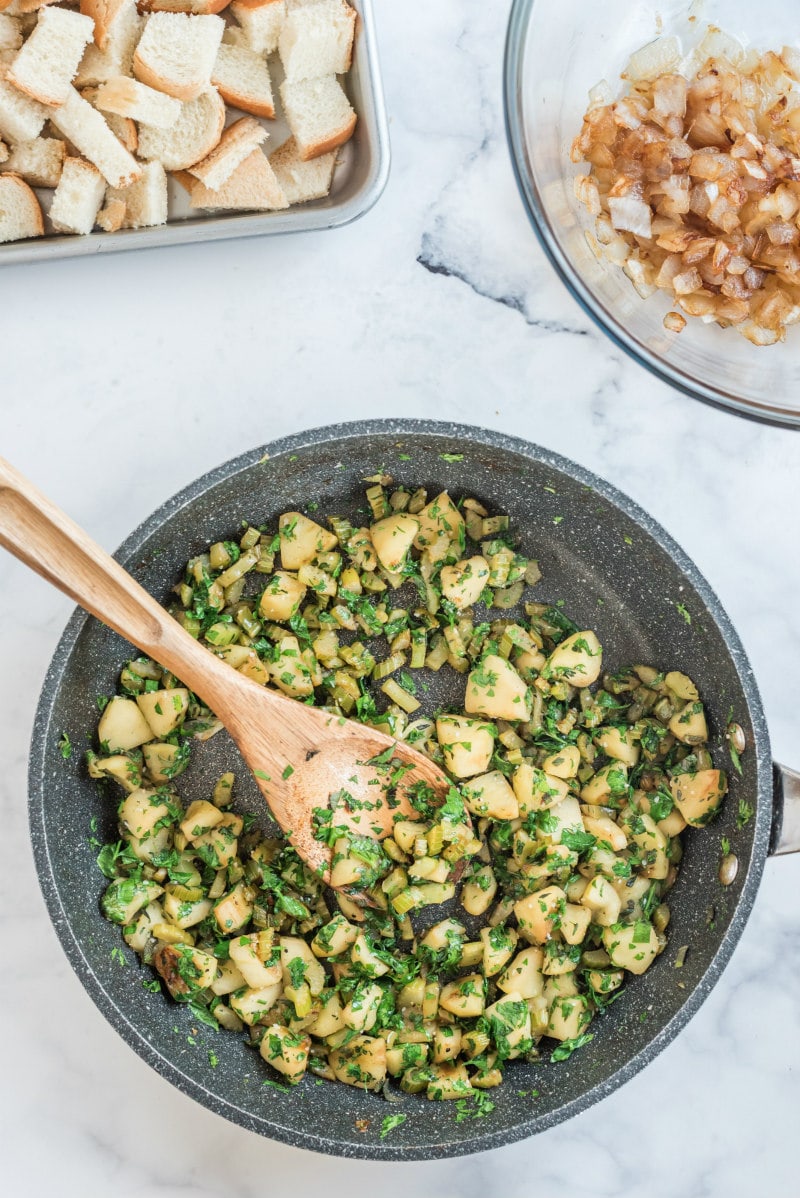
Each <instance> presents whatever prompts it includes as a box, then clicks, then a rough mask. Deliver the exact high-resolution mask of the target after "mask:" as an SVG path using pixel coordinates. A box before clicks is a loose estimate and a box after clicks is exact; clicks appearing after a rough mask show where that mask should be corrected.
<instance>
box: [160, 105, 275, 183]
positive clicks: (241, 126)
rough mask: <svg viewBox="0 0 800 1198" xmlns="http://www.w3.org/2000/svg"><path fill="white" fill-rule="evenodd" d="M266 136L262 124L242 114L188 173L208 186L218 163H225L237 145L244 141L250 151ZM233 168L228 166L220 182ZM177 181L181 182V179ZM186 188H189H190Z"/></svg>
mask: <svg viewBox="0 0 800 1198" xmlns="http://www.w3.org/2000/svg"><path fill="white" fill-rule="evenodd" d="M254 134H255V136H254ZM266 138H267V132H266V130H265V129H264V127H263V126H262V125H259V123H258V122H257V121H254V120H252V118H251V117H247V116H243V117H242V118H241V120H238V121H234V123H233V124H232V125H229V126H228V128H227V129H225V131H224V132H223V134H222V137H221V138H220V140H219V143H218V144H217V145H216V146H215V147H214V149H213V150H212V151H211V153H210V154H207V155H206V157H205V158H201V159H200V161H199V162H196V163H195V164H194V166H193V167H192V168H191V169H190V171H189V174H190V175H192V176H194V178H196V179H199V180H200V182H201V183H203V184H204V185H205V186H206V187H208V186H209V180H210V179H212V178H214V177H215V175H216V173H217V171H218V168H219V167H220V165H221V164H224V163H225V161H226V158H228V157H229V156H230V155H231V153H232V152H233V151H234V150H235V149H236V148H237V147H239V146H241V145H242V143H245V144H247V145H249V146H250V147H251V149H250V152H252V150H254V149H257V148H258V145H259V144H260V143H261V142H263V141H265V140H266ZM248 156H249V154H248V155H246V157H248ZM242 161H244V159H242ZM237 165H240V164H237ZM235 169H236V167H233V168H230V167H228V168H227V173H226V174H225V177H224V178H223V179H222V180H221V182H222V183H225V182H227V180H228V179H229V178H230V177H231V175H232V174H233V172H234V170H235ZM176 173H182V172H176ZM178 181H179V182H181V180H178ZM218 186H219V184H218ZM188 190H191V188H189V189H188Z"/></svg>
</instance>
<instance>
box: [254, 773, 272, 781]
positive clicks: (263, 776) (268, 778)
mask: <svg viewBox="0 0 800 1198" xmlns="http://www.w3.org/2000/svg"><path fill="white" fill-rule="evenodd" d="M253 773H254V774H255V776H256V777H257V778H260V779H261V781H262V782H271V781H272V777H271V775H270V774H265V773H264V771H263V770H253Z"/></svg>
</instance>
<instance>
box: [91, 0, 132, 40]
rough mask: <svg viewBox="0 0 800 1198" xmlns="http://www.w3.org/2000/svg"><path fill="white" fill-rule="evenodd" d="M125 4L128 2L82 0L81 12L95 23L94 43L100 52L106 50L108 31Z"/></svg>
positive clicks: (123, 0)
mask: <svg viewBox="0 0 800 1198" xmlns="http://www.w3.org/2000/svg"><path fill="white" fill-rule="evenodd" d="M125 2H126V0H81V12H82V13H83V15H84V16H85V17H91V18H92V20H93V21H94V42H95V45H96V46H97V48H98V50H105V48H106V43H107V42H108V31H109V29H110V28H111V26H112V24H113V23H114V20H115V18H116V16H117V14H118V13H119V10H120V9H121V8H122V7H123V6H124V4H125Z"/></svg>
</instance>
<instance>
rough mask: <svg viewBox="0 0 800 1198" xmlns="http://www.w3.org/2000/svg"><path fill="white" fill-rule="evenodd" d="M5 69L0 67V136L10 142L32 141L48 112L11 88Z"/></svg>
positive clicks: (38, 132)
mask: <svg viewBox="0 0 800 1198" xmlns="http://www.w3.org/2000/svg"><path fill="white" fill-rule="evenodd" d="M6 69H7V68H5V67H3V66H0V134H2V136H3V137H7V138H9V140H10V141H33V139H34V137H38V136H39V134H40V133H41V131H42V129H43V128H44V123H45V121H46V120H47V118H48V116H49V115H50V110H49V109H48V108H45V106H44V104H40V103H39V102H38V100H31V98H30V97H29V96H24V95H23V94H22V92H20V91H17V89H16V88H15V87H12V85H11V84H10V83H8V82H7V81H6V77H5V72H6Z"/></svg>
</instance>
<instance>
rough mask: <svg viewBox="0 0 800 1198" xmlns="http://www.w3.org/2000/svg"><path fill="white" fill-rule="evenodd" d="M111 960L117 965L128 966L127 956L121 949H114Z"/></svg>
mask: <svg viewBox="0 0 800 1198" xmlns="http://www.w3.org/2000/svg"><path fill="white" fill-rule="evenodd" d="M111 960H112V961H116V963H117V965H127V964H128V962H127V961H126V960H125V954H124V952H123V951H122V949H121V948H112V950H111Z"/></svg>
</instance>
